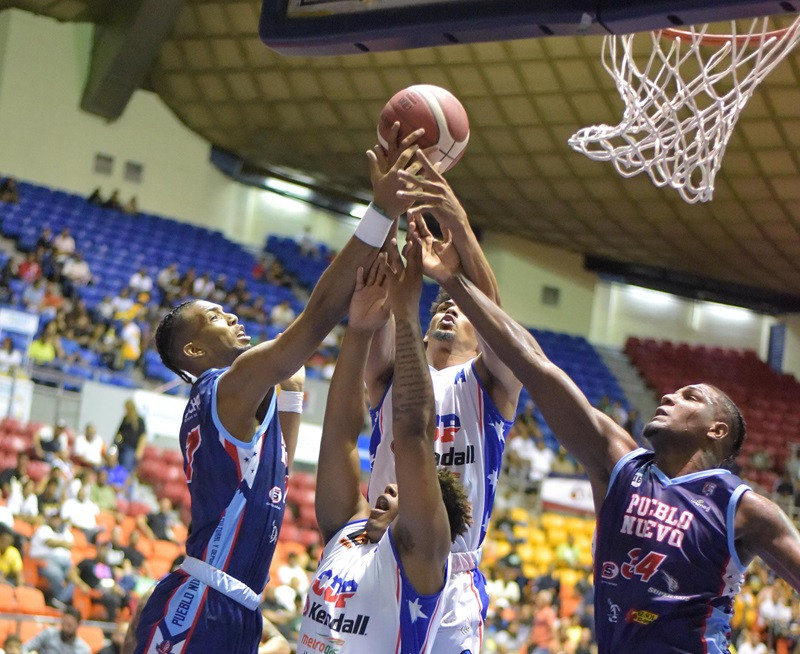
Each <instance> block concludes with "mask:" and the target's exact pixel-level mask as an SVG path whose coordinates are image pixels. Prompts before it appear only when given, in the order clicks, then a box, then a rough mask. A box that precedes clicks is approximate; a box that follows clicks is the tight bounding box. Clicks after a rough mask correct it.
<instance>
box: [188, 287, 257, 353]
mask: <svg viewBox="0 0 800 654" xmlns="http://www.w3.org/2000/svg"><path fill="white" fill-rule="evenodd" d="M190 310H191V311H192V312H193V316H192V317H193V318H194V319H195V325H196V328H195V332H194V335H193V337H192V339H191V342H192V344H193V345H194V346H195V347H198V348H201V349H202V350H203V352H204V353H205V354H206V355H208V358H209V360H210V361H212V362H218V361H221V362H222V363H225V361H227V365H230V364H231V363H233V359H235V358H236V357H237V356H238V355H239V354H241V353H242V352H244V351H245V350H246V349H248V348H249V347H250V337H249V336H248V335H247V334H246V333H245V331H244V327H243V326H242V325H240V324H239V319H238V318H237V317H236V316H235V315H234V314H232V313H225V311H223V310H222V307H221V306H220V305H218V304H214V303H213V302H206V301H204V300H200V301H198V302H195V303H194V304H193V305H192V306H191V307H190Z"/></svg>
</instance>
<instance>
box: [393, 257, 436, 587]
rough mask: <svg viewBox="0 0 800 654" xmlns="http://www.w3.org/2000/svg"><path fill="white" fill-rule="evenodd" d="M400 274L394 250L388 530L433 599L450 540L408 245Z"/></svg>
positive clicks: (417, 270)
mask: <svg viewBox="0 0 800 654" xmlns="http://www.w3.org/2000/svg"><path fill="white" fill-rule="evenodd" d="M405 255H406V257H407V265H406V268H405V270H404V269H403V264H402V261H401V260H400V256H399V254H398V253H397V251H396V250H395V251H394V252H392V253H391V254H390V257H391V267H390V266H389V265H388V264H387V265H386V268H387V275H388V278H389V288H390V290H389V297H390V300H391V305H392V312H393V314H394V318H395V324H396V334H395V340H396V348H397V358H396V360H395V369H394V380H393V391H392V429H393V433H394V455H395V473H396V475H397V493H398V504H399V512H398V515H397V518H396V519H395V521H394V522H393V523H392V525H391V526H390V527H389V528H390V529H391V530H392V535H393V536H394V539H395V543H396V544H397V549H398V551H399V554H400V559H401V561H402V563H403V568H404V569H405V572H406V575H407V577H408V579H409V581H410V582H411V584H412V585H413V586H414V588H415V589H416V590H417V591H418V592H420V593H424V594H430V593H435V592H437V591H438V590H439V589H441V587H442V584H443V583H444V566H445V562H446V560H447V556H448V554H449V552H450V545H451V537H450V524H449V521H448V518H447V511H446V509H445V506H444V502H443V501H442V492H441V488H440V486H439V478H438V473H437V469H436V462H435V458H434V453H433V435H434V431H435V416H436V411H435V405H434V398H433V385H432V383H431V376H430V374H429V372H428V362H427V359H426V358H425V348H424V346H423V343H422V333H421V329H420V324H419V316H418V307H419V300H420V295H421V293H422V248H421V246H420V245H419V243H418V242H414V241H412V242H410V243H409V244H408V245H407V246H406V248H405Z"/></svg>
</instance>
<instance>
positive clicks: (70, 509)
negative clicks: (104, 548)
mask: <svg viewBox="0 0 800 654" xmlns="http://www.w3.org/2000/svg"><path fill="white" fill-rule="evenodd" d="M99 513H100V507H99V506H97V504H96V503H94V502H92V500H91V499H90V498H89V489H88V488H87V487H86V486H81V487H80V488H79V489H78V494H77V495H76V496H75V497H68V498H67V499H66V500H64V503H63V504H62V505H61V517H62V518H64V520H68V521H69V523H70V524H71V525H72V526H73V527H77V528H78V529H80V530H81V531H82V532H83V533H84V534H85V535H86V539H87V540H88V541H89V542H90V543H94V542H95V540H96V539H97V534H98V533H100V532H101V531H102V529H101V528H100V527H98V526H97V516H98V515H99Z"/></svg>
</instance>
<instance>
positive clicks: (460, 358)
mask: <svg viewBox="0 0 800 654" xmlns="http://www.w3.org/2000/svg"><path fill="white" fill-rule="evenodd" d="M425 355H426V357H427V359H428V365H431V366H433V367H434V368H436V370H444V369H445V368H449V367H450V366H459V365H462V364H465V363H466V362H467V361H469V360H470V359H473V358H475V356H476V353H475V352H474V351H473V350H465V349H464V348H462V347H459V345H458V343H455V342H454V343H447V342H442V341H429V342H428V348H427V349H426V350H425Z"/></svg>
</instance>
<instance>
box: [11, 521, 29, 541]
mask: <svg viewBox="0 0 800 654" xmlns="http://www.w3.org/2000/svg"><path fill="white" fill-rule="evenodd" d="M14 531H16V532H17V533H18V534H19V535H20V536H24V537H25V538H28V539H30V537H31V536H33V525H32V524H31V523H30V522H25V521H24V520H22V519H20V518H14Z"/></svg>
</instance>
